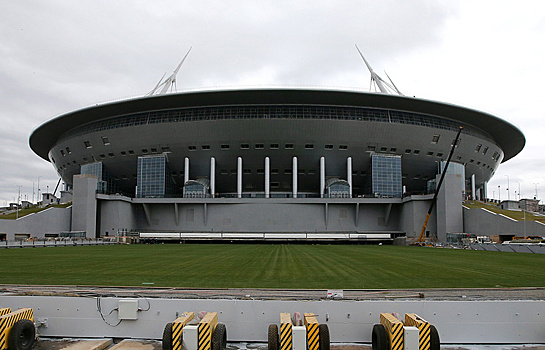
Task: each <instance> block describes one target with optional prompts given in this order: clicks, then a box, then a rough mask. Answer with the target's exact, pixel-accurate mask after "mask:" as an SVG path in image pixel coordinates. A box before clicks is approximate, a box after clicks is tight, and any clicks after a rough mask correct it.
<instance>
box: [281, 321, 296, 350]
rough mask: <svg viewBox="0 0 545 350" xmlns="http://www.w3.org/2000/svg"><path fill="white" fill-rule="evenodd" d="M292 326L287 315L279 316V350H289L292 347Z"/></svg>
mask: <svg viewBox="0 0 545 350" xmlns="http://www.w3.org/2000/svg"><path fill="white" fill-rule="evenodd" d="M292 328H293V324H292V323H291V318H290V314H289V313H281V314H280V350H291V348H292V346H293V336H292Z"/></svg>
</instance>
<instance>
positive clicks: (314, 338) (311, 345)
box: [304, 313, 320, 350]
mask: <svg viewBox="0 0 545 350" xmlns="http://www.w3.org/2000/svg"><path fill="white" fill-rule="evenodd" d="M304 316H305V326H306V328H307V341H308V350H319V349H320V330H319V326H320V324H319V323H318V320H317V319H316V315H314V314H310V313H305V314H304Z"/></svg>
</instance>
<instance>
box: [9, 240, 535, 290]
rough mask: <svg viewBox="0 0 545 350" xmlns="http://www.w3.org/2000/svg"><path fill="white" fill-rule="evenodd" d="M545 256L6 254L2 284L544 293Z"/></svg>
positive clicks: (172, 247) (227, 251)
mask: <svg viewBox="0 0 545 350" xmlns="http://www.w3.org/2000/svg"><path fill="white" fill-rule="evenodd" d="M544 267H545V255H543V254H523V253H502V252H484V251H471V250H452V249H437V248H436V249H434V248H423V247H399V246H357V245H246V244H244V245H238V244H225V245H223V244H202V245H196V244H190V245H189V244H188V245H183V244H157V245H116V246H84V247H56V248H35V249H34V248H24V249H2V250H0V284H37V285H40V284H47V285H102V286H104V285H107V286H142V285H143V284H144V285H146V286H149V285H148V284H151V283H153V286H156V287H188V288H282V289H307V288H312V289H400V288H462V287H471V288H476V287H484V288H487V287H492V288H493V287H543V286H545V268H544Z"/></svg>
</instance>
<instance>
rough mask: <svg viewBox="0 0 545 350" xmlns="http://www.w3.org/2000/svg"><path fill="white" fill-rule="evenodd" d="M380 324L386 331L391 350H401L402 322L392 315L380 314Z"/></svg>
mask: <svg viewBox="0 0 545 350" xmlns="http://www.w3.org/2000/svg"><path fill="white" fill-rule="evenodd" d="M380 323H381V324H382V325H383V326H384V327H385V328H386V330H387V331H388V336H389V337H390V349H391V350H403V322H401V321H400V320H398V319H397V318H396V317H395V316H394V315H392V314H380Z"/></svg>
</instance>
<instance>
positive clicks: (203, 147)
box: [201, 145, 210, 151]
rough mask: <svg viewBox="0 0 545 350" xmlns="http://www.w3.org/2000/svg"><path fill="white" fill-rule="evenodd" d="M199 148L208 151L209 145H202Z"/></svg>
mask: <svg viewBox="0 0 545 350" xmlns="http://www.w3.org/2000/svg"><path fill="white" fill-rule="evenodd" d="M201 148H202V149H203V150H206V151H208V150H210V145H202V146H201Z"/></svg>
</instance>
